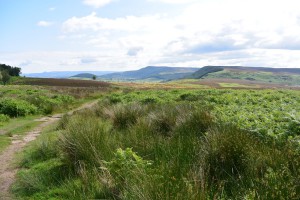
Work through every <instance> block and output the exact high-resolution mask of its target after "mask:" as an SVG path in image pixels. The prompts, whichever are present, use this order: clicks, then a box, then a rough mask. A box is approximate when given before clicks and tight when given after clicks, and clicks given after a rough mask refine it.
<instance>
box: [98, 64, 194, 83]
mask: <svg viewBox="0 0 300 200" xmlns="http://www.w3.org/2000/svg"><path fill="white" fill-rule="evenodd" d="M197 70H198V68H186V67H152V66H149V67H145V68H142V69H139V70H135V71H126V72H117V73H111V74H106V75H102V76H99V79H102V80H110V81H120V80H121V81H147V82H149V81H151V82H153V81H154V82H159V81H167V80H173V79H179V78H183V77H185V76H187V75H189V74H191V73H193V72H195V71H197Z"/></svg>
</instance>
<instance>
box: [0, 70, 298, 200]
mask: <svg viewBox="0 0 300 200" xmlns="http://www.w3.org/2000/svg"><path fill="white" fill-rule="evenodd" d="M148 70H149V69H148ZM203 71H205V72H207V68H204V69H203V68H202V71H200V72H198V71H195V72H193V73H192V74H190V75H184V77H182V75H180V76H181V77H180V78H178V79H176V80H168V81H166V80H162V82H157V81H154V82H146V81H145V80H143V81H141V80H138V81H132V79H131V80H129V81H127V82H120V81H117V82H113V81H110V82H109V83H108V82H102V81H99V80H96V81H93V80H74V79H72V80H70V79H37V78H35V79H33V78H22V77H19V78H16V79H13V80H12V81H11V82H10V84H8V85H6V86H0V96H1V100H0V129H1V133H0V134H1V138H0V147H1V148H0V149H1V152H2V154H4V153H5V151H6V149H7V148H9V146H10V145H11V144H12V143H13V142H14V138H15V137H16V136H17V137H18V138H19V139H20V138H22V137H24V136H26V134H28V132H29V131H30V130H32V129H34V127H36V126H39V124H40V123H42V122H40V121H34V119H38V118H40V117H44V116H52V115H55V114H58V113H60V114H62V115H61V119H59V120H57V121H56V122H55V123H51V124H49V126H47V127H44V128H43V130H42V131H41V133H40V134H39V135H38V137H37V139H36V140H34V141H32V142H30V143H28V144H27V145H26V147H25V148H24V149H22V151H21V152H19V153H18V154H17V155H15V159H14V161H15V164H14V167H13V169H17V173H16V176H15V180H14V183H13V184H12V185H11V187H10V190H9V192H10V193H11V195H13V196H12V198H16V199H299V198H300V185H299V178H300V171H299V169H300V148H299V147H300V146H299V139H300V138H299V135H300V91H299V87H298V85H299V81H298V80H299V79H298V75H297V72H296V73H295V72H290V71H288V72H287V71H284V72H274V71H272V72H269V71H262V70H259V72H257V69H256V71H255V72H253V71H251V70H243V69H241V68H239V69H237V68H234V69H231V68H230V67H229V68H224V67H223V68H222V69H218V70H215V69H213V71H210V70H209V73H206V74H204V75H203V74H202V75H203V76H201V77H196V76H198V75H199V74H200V73H203ZM164 73H166V72H164ZM194 73H196V74H194ZM143 76H144V77H148V76H145V75H143ZM168 77H169V75H168ZM172 77H174V76H172ZM237 77H238V78H237ZM98 78H99V77H98ZM99 79H100V78H99ZM253 79H255V80H253ZM284 79H286V80H285V81H282V80H284ZM70 81H72V82H70ZM95 101H96V103H95V104H93V106H90V107H88V108H85V109H80V110H77V111H75V112H72V113H68V111H69V110H72V109H74V108H76V107H79V106H80V105H82V104H84V103H89V102H95ZM63 113H66V114H64V115H63ZM15 127H17V128H15Z"/></svg>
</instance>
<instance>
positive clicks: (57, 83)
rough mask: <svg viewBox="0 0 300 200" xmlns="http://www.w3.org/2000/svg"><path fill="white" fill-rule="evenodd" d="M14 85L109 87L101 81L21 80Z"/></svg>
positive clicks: (108, 84)
mask: <svg viewBox="0 0 300 200" xmlns="http://www.w3.org/2000/svg"><path fill="white" fill-rule="evenodd" d="M14 84H16V85H18V84H22V85H41V86H65V87H109V86H110V85H111V84H110V83H107V82H102V81H92V80H75V79H53V78H22V79H20V80H18V81H16V82H15V83H14Z"/></svg>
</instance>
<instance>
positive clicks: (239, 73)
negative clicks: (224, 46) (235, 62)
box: [185, 66, 300, 86]
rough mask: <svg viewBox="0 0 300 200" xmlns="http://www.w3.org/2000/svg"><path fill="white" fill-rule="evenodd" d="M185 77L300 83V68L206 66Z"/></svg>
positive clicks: (286, 83)
mask: <svg viewBox="0 0 300 200" xmlns="http://www.w3.org/2000/svg"><path fill="white" fill-rule="evenodd" d="M185 78H187V79H188V78H192V79H214V80H216V79H223V80H224V79H229V80H230V79H231V80H247V81H252V82H262V83H274V84H284V85H296V86H299V85H300V69H299V68H267V67H242V66H205V67H203V68H201V69H199V70H198V71H196V72H194V73H193V74H191V75H188V76H186V77H185Z"/></svg>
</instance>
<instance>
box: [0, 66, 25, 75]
mask: <svg viewBox="0 0 300 200" xmlns="http://www.w3.org/2000/svg"><path fill="white" fill-rule="evenodd" d="M0 71H7V73H8V74H9V75H10V76H20V73H21V68H18V67H12V66H9V65H5V64H0Z"/></svg>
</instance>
